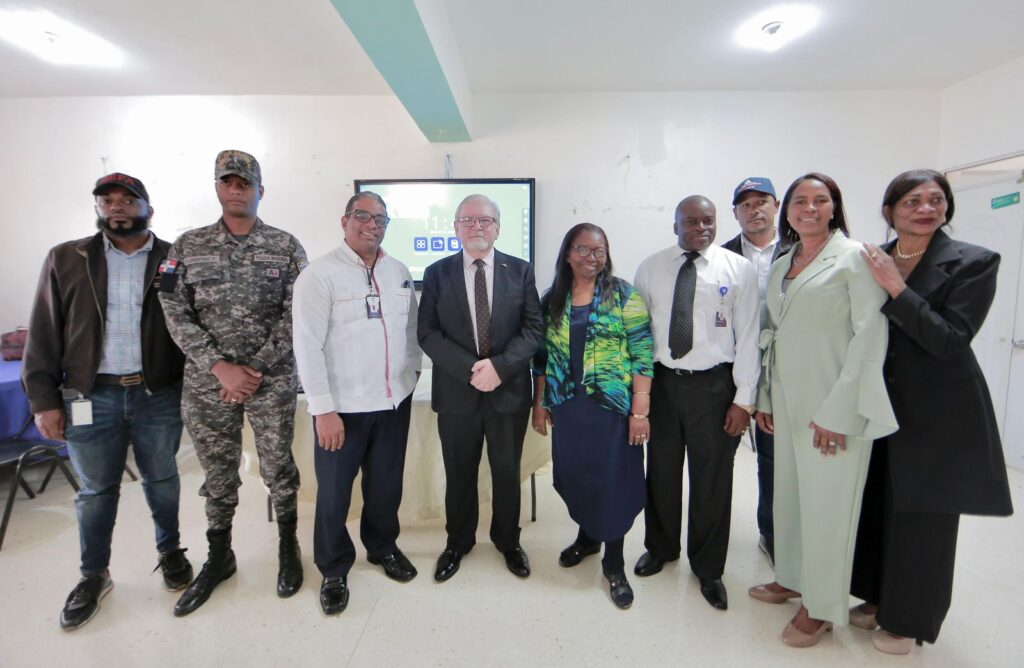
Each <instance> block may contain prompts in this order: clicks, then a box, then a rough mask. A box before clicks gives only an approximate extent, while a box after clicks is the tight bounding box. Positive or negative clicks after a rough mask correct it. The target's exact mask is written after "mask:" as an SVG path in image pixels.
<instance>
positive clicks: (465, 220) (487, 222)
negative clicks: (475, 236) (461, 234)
mask: <svg viewBox="0 0 1024 668" xmlns="http://www.w3.org/2000/svg"><path fill="white" fill-rule="evenodd" d="M455 222H456V223H458V224H459V225H464V226H466V227H473V226H474V225H479V226H480V227H482V228H483V229H485V230H486V229H487V228H488V227H490V226H491V225H495V224H497V222H498V221H497V219H496V218H491V217H490V216H477V217H475V218H474V217H473V216H463V217H462V218H456V219H455Z"/></svg>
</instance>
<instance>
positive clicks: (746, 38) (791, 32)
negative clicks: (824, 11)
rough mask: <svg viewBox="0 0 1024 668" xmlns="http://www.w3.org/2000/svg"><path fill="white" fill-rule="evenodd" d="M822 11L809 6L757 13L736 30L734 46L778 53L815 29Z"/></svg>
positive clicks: (771, 9) (770, 8) (789, 6)
mask: <svg viewBox="0 0 1024 668" xmlns="http://www.w3.org/2000/svg"><path fill="white" fill-rule="evenodd" d="M820 20H821V11H819V10H818V8H817V7H812V6H810V5H777V6H775V7H769V8H768V9H766V10H764V11H761V12H758V13H757V14H755V15H754V16H752V17H751V18H749V19H747V20H746V21H744V22H743V24H742V25H741V26H740V27H739V28H737V29H736V33H735V34H734V35H733V38H734V39H735V40H736V44H738V45H739V46H742V47H744V48H747V49H760V50H762V51H777V50H778V49H781V48H782V47H784V46H785V45H787V44H789V43H790V42H792V41H793V40H795V39H797V38H798V37H801V36H803V35H805V34H807V33H808V32H810V31H811V30H812V29H814V27H815V26H817V25H818V22H819V21H820Z"/></svg>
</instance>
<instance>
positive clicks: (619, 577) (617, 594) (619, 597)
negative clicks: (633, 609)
mask: <svg viewBox="0 0 1024 668" xmlns="http://www.w3.org/2000/svg"><path fill="white" fill-rule="evenodd" d="M604 577H605V579H606V580H608V591H609V593H611V595H612V603H614V604H615V605H616V606H618V607H619V608H621V609H623V610H625V609H626V608H628V607H629V606H631V605H633V588H632V587H630V586H629V581H628V580H626V574H625V573H612V574H611V575H609V574H608V573H605V574H604Z"/></svg>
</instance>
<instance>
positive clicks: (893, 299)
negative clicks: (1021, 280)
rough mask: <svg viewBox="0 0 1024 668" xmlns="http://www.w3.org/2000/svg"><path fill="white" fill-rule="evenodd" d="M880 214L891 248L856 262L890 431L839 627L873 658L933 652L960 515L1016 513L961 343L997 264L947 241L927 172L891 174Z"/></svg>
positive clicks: (977, 322) (941, 191)
mask: <svg viewBox="0 0 1024 668" xmlns="http://www.w3.org/2000/svg"><path fill="white" fill-rule="evenodd" d="M882 214H883V215H884V216H885V219H886V221H887V222H888V223H889V226H890V227H891V228H892V229H893V230H895V232H896V239H895V240H894V241H891V242H889V243H887V244H885V245H883V246H882V247H877V246H872V245H870V244H864V251H862V255H863V256H864V260H865V261H866V262H867V264H868V267H870V269H871V273H872V274H873V275H874V277H875V280H876V281H878V284H879V285H881V286H882V288H884V289H885V290H886V292H888V293H889V296H890V299H889V301H888V302H887V303H886V304H885V305H884V306H883V307H882V312H883V313H884V314H885V315H886V316H887V317H888V318H889V349H888V353H887V355H886V361H885V380H886V386H887V388H888V391H889V398H890V400H891V401H892V407H893V411H894V412H895V413H896V419H897V421H898V422H899V425H900V428H899V431H897V432H896V433H895V434H892V435H891V436H888V437H887V438H884V439H881V440H879V441H876V442H875V447H874V451H873V453H872V456H871V463H870V467H869V472H868V481H867V485H866V487H865V489H864V503H863V506H862V509H861V520H860V530H859V533H858V536H857V548H856V552H855V556H854V568H853V583H852V593H853V595H854V596H857V597H858V598H862V599H864V601H865V603H863V604H862V605H859V606H857V607H855V608H853V609H852V610H851V611H850V624H853V625H855V626H859V627H862V628H866V629H874V628H875V626H876V625H877V626H879V628H878V630H877V631H875V634H874V638H873V640H874V644H875V647H876V648H878V649H879V650H881V651H883V652H887V653H890V654H906V653H907V652H909V651H910V649H911V647H912V645H913V643H914V640H915V639H916V640H917V642H918V644H921V643H922V642H923V641H927V642H930V643H934V642H935V639H936V638H937V637H938V635H939V629H940V627H941V626H942V621H943V619H944V618H945V616H946V612H947V611H948V610H949V604H950V599H951V597H952V591H953V561H954V557H955V556H956V538H957V528H958V525H959V521H960V515H961V514H962V513H967V514H972V515H1000V516H1006V515H1010V514H1011V513H1012V512H1013V507H1012V505H1011V503H1010V488H1009V483H1008V482H1007V478H1006V464H1005V462H1004V460H1003V450H1002V444H1001V442H1000V439H999V429H998V425H997V424H996V419H995V413H994V411H993V409H992V399H991V397H990V396H989V391H988V386H987V385H986V383H985V378H984V376H983V375H982V372H981V368H980V367H979V366H978V362H977V360H976V359H975V357H974V353H973V352H972V351H971V339H973V338H974V335H975V334H976V333H977V332H978V330H979V329H980V328H981V325H982V323H983V322H984V320H985V316H986V315H987V314H988V310H989V307H990V306H991V305H992V299H993V298H994V296H995V292H996V272H997V270H998V268H999V255H998V254H996V253H994V252H992V251H989V250H987V249H985V248H981V247H980V246H974V245H972V244H968V243H964V242H962V241H955V240H953V239H951V238H949V236H947V235H946V233H945V232H944V231H943V230H942V229H941V228H943V227H945V226H946V225H947V224H948V223H949V221H950V220H952V218H953V192H952V190H951V189H950V186H949V182H948V181H947V180H946V178H945V177H944V176H942V175H941V174H939V173H938V172H935V171H932V170H914V171H910V172H904V173H903V174H900V175H899V176H897V177H896V178H895V179H893V181H892V183H890V184H889V187H888V188H887V189H886V192H885V197H884V200H883V205H882Z"/></svg>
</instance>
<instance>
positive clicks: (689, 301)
mask: <svg viewBox="0 0 1024 668" xmlns="http://www.w3.org/2000/svg"><path fill="white" fill-rule="evenodd" d="M684 255H686V261H685V262H683V266H682V267H680V268H679V273H678V274H676V291H675V294H674V295H672V321H671V322H670V323H669V326H668V349H669V351H670V352H671V353H672V359H674V360H677V359H679V358H680V357H682V356H683V355H685V354H686V353H688V352H690V350H691V349H692V348H693V295H694V293H695V292H696V291H697V265H696V264H694V262H695V261H696V259H697V258H698V257H700V253H698V252H697V251H687V252H686V253H684Z"/></svg>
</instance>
